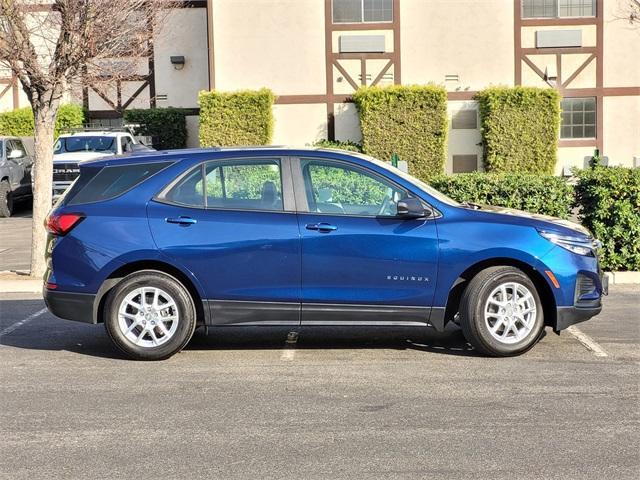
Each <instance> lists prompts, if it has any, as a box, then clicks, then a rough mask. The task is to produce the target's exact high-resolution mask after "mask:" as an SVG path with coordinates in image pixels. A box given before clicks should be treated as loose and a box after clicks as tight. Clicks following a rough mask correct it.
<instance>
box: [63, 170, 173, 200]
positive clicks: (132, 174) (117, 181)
mask: <svg viewBox="0 0 640 480" xmlns="http://www.w3.org/2000/svg"><path fill="white" fill-rule="evenodd" d="M169 165H171V162H153V163H138V164H134V165H117V166H112V167H104V168H102V170H100V171H99V172H98V173H97V174H96V175H95V176H94V177H93V178H91V180H90V181H89V182H87V183H86V184H84V187H83V188H82V189H81V190H79V191H77V193H75V195H73V197H71V196H70V195H69V196H68V197H67V201H66V203H67V205H76V204H81V203H94V202H103V201H105V200H111V199H112V198H115V197H117V196H119V195H122V194H123V193H125V192H126V191H128V190H130V189H132V188H133V187H135V186H136V185H138V184H140V183H142V182H143V181H144V180H146V179H147V178H149V177H150V176H152V175H154V174H156V173H158V172H159V171H160V170H162V169H164V168H166V167H168V166H169ZM81 178H82V173H81Z"/></svg>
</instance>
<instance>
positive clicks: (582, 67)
mask: <svg viewBox="0 0 640 480" xmlns="http://www.w3.org/2000/svg"><path fill="white" fill-rule="evenodd" d="M595 58H596V54H595V53H592V54H591V55H590V56H589V58H587V59H586V60H585V61H584V62H583V63H582V65H580V66H579V67H578V68H577V69H576V71H575V72H573V73H572V74H571V75H570V76H569V78H567V79H566V80H565V81H564V82H562V88H567V86H568V85H569V84H570V83H571V82H573V81H574V80H575V79H576V77H577V76H578V75H580V74H581V73H582V71H583V70H584V69H585V68H587V67H588V66H589V64H590V63H591V62H592V61H593V60H594V59H595Z"/></svg>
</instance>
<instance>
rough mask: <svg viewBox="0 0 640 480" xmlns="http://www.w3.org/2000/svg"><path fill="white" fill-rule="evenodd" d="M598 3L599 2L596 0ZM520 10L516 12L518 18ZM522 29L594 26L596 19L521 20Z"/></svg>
mask: <svg viewBox="0 0 640 480" xmlns="http://www.w3.org/2000/svg"><path fill="white" fill-rule="evenodd" d="M598 1H600V0H598ZM520 12H521V10H518V11H517V12H516V15H518V17H520ZM520 23H521V25H522V26H523V27H552V26H565V25H567V26H573V25H595V24H596V17H585V18H523V19H521V22H520Z"/></svg>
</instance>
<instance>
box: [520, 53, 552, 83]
mask: <svg viewBox="0 0 640 480" xmlns="http://www.w3.org/2000/svg"><path fill="white" fill-rule="evenodd" d="M522 60H523V61H524V63H526V64H527V65H528V66H529V67H530V68H531V70H533V71H534V72H536V74H537V75H538V76H539V77H540V78H541V79H542V80H545V78H544V72H543V71H542V70H540V69H539V68H538V66H537V65H536V64H535V63H533V62H532V61H531V60H529V58H527V56H526V55H525V56H523V57H522ZM545 81H546V80H545Z"/></svg>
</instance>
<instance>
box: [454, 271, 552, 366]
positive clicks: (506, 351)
mask: <svg viewBox="0 0 640 480" xmlns="http://www.w3.org/2000/svg"><path fill="white" fill-rule="evenodd" d="M509 282H515V283H518V284H520V285H523V286H525V287H526V288H527V289H528V290H529V292H530V293H531V295H532V296H533V300H534V302H535V306H536V313H535V320H534V321H533V326H532V328H531V331H529V332H528V334H526V336H524V337H523V338H522V339H520V340H519V341H517V342H515V343H510V344H507V343H504V342H502V341H499V340H497V339H496V338H495V337H494V336H493V335H492V334H491V332H490V331H489V325H488V324H487V323H488V322H487V321H485V305H486V304H487V301H488V299H489V295H490V294H491V292H493V291H494V289H496V288H497V287H499V286H500V285H501V284H505V283H509ZM494 325H495V323H494ZM460 327H461V328H462V332H463V334H464V337H465V338H466V339H467V341H468V342H469V343H470V344H471V345H472V346H473V347H474V348H475V349H476V350H477V351H478V352H480V353H482V354H484V355H489V356H492V357H508V356H514V355H519V354H521V353H524V352H526V351H527V350H529V349H530V348H531V347H533V346H534V345H535V344H536V342H537V341H538V339H539V338H540V336H541V332H542V329H543V328H544V313H543V309H542V303H541V302H540V295H539V294H538V291H537V290H536V286H535V285H534V283H533V282H532V281H531V279H530V278H529V277H528V276H527V275H526V274H525V273H524V272H523V271H522V270H519V269H517V268H515V267H507V266H501V267H491V268H487V269H486V270H483V271H481V272H480V273H478V274H477V275H476V276H475V277H473V278H472V279H471V281H470V282H469V285H468V286H467V288H466V289H465V291H464V293H463V294H462V299H461V301H460ZM502 332H504V328H503V329H502ZM514 337H515V335H514Z"/></svg>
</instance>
